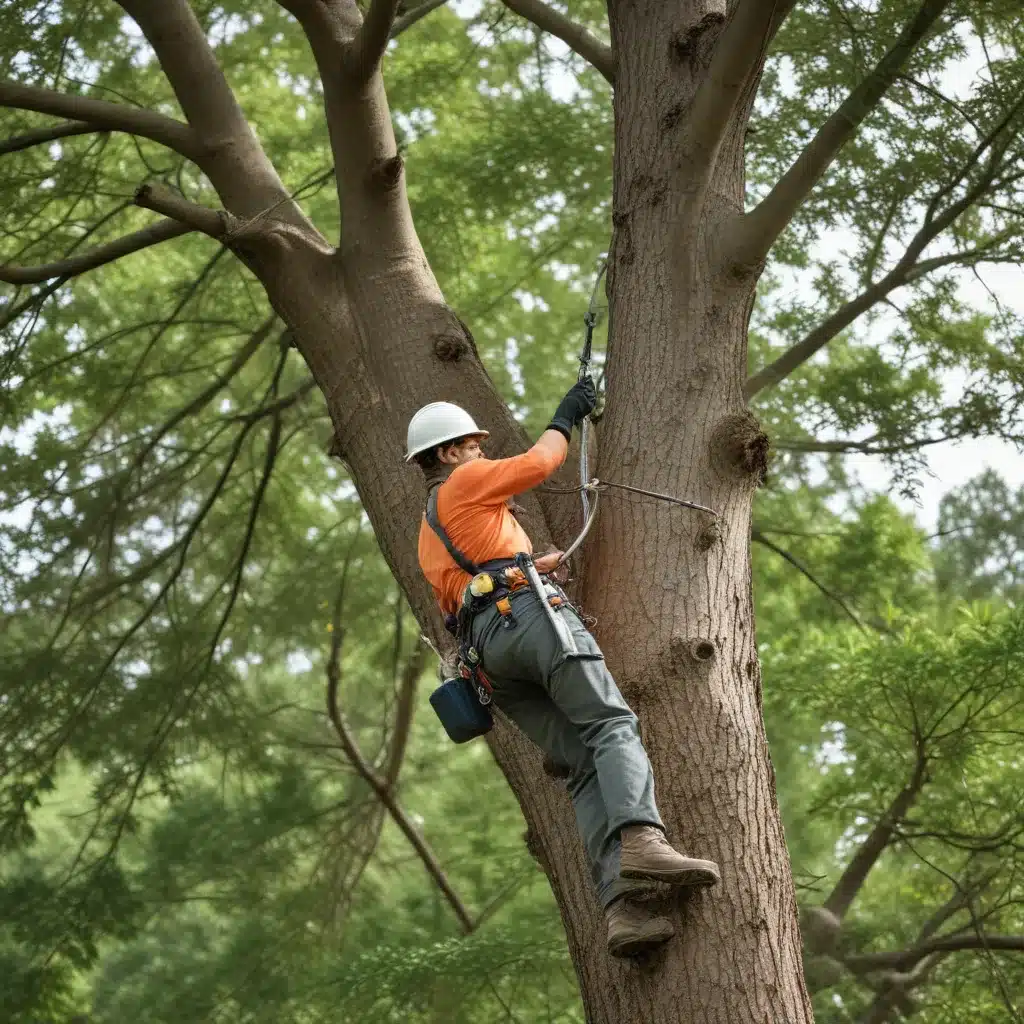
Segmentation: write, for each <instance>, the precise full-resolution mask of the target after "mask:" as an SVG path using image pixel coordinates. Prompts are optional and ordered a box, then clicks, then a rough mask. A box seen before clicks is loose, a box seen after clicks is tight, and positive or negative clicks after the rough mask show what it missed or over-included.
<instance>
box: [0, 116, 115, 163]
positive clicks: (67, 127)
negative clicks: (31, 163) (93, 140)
mask: <svg viewBox="0 0 1024 1024" xmlns="http://www.w3.org/2000/svg"><path fill="white" fill-rule="evenodd" d="M98 131H105V129H103V128H97V127H96V125H94V124H89V122H88V121H64V122H62V123H61V124H55V125H51V126H50V127H49V128H36V129H35V130H34V131H31V132H25V133H24V134H23V135H12V136H11V138H9V139H6V140H5V141H3V142H0V156H6V155H7V154H8V153H18V152H20V151H21V150H23V149H31V148H32V147H33V146H43V145H45V144H46V143H47V142H57V141H58V140H59V139H67V138H69V137H71V136H73V135H92V134H94V133H95V132H98Z"/></svg>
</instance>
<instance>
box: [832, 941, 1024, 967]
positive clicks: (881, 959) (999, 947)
mask: <svg viewBox="0 0 1024 1024" xmlns="http://www.w3.org/2000/svg"><path fill="white" fill-rule="evenodd" d="M979 949H980V950H990V951H992V952H1008V953H1024V935H985V934H984V933H982V934H981V935H977V934H974V933H967V932H964V933H962V934H959V935H943V936H940V937H939V938H935V939H929V940H928V941H927V942H922V943H920V944H919V945H917V946H914V947H912V948H911V949H903V950H898V951H894V952H887V953H857V954H854V955H852V956H848V957H846V958H845V960H844V963H845V964H846V966H847V967H849V968H850V970H851V971H853V972H854V973H856V974H867V973H869V972H871V971H878V970H886V969H894V970H901V969H903V970H905V969H907V968H909V967H913V966H914V964H916V963H917V962H918V961H919V960H923V959H924V958H925V957H927V956H930V955H931V954H932V953H958V952H962V951H964V950H979Z"/></svg>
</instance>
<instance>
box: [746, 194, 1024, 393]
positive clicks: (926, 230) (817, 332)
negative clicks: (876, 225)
mask: <svg viewBox="0 0 1024 1024" xmlns="http://www.w3.org/2000/svg"><path fill="white" fill-rule="evenodd" d="M974 198H977V197H976V196H975V197H974ZM973 201H974V199H973V198H972V200H971V202H973ZM968 205H970V203H966V202H965V201H964V200H961V201H960V202H959V203H957V204H955V206H954V207H952V208H951V212H952V213H953V214H954V215H953V216H950V214H949V212H947V214H944V215H943V216H942V217H940V218H937V219H934V220H932V221H931V222H930V223H926V224H925V226H924V227H923V228H922V229H921V230H920V231H919V232H918V234H917V235H916V236H915V238H914V240H913V241H912V242H911V244H910V245H909V246H908V248H907V251H906V253H905V254H904V255H903V257H902V258H901V259H900V261H899V263H897V264H896V266H895V267H893V269H892V270H890V271H889V273H887V274H886V275H885V276H884V277H882V278H880V279H879V280H878V281H876V282H875V283H874V284H873V285H871V287H870V288H866V289H865V290H864V291H862V292H861V293H860V295H858V296H857V297H856V298H854V299H851V300H850V301H849V302H847V303H846V305H844V306H840V308H839V309H837V310H836V311H835V312H834V313H833V314H832V315H831V316H830V317H828V318H827V319H825V320H823V321H822V322H821V323H820V324H819V325H818V326H817V327H815V328H814V330H813V331H811V332H810V334H808V335H807V336H806V337H805V338H803V339H802V340H801V341H798V342H797V343H796V344H795V345H793V346H792V347H791V348H788V349H786V351H785V352H783V353H782V355H781V356H779V358H778V359H776V360H775V361H774V362H772V363H769V364H768V365H767V366H766V367H764V368H763V369H761V370H759V371H758V372H757V373H755V374H753V375H752V376H751V377H749V378H748V379H747V382H746V384H745V385H744V386H743V394H744V396H745V397H746V399H747V401H749V400H750V399H751V398H753V397H754V396H755V395H756V394H757V393H758V392H759V391H763V390H764V389H765V388H769V387H773V386H774V385H776V384H778V383H779V382H780V381H782V380H784V379H785V378H786V377H788V376H789V375H790V374H791V373H792V372H793V371H794V370H796V369H797V368H798V367H800V366H802V365H803V364H804V363H806V362H807V360H808V359H810V358H811V357H812V356H814V355H815V354H816V353H817V352H819V351H820V350H821V349H823V348H824V347H825V346H826V345H827V344H828V343H829V342H830V341H831V340H832V339H833V338H835V337H836V336H837V335H839V334H840V333H841V332H842V331H844V330H846V328H847V327H849V326H850V324H852V323H853V322H854V321H855V320H856V319H857V318H858V317H860V316H861V315H862V314H864V313H866V312H867V311H868V310H869V309H871V308H872V307H873V306H875V305H877V304H878V303H879V302H881V301H882V300H883V299H885V298H886V297H887V296H888V295H889V294H891V293H892V292H894V291H896V289H897V288H902V287H903V286H904V285H908V284H912V283H913V282H914V281H917V280H919V279H920V278H922V277H924V276H925V275H927V274H930V273H932V272H933V271H935V270H939V269H941V268H942V267H950V266H973V265H975V264H977V263H982V262H985V261H986V260H989V261H993V262H1004V258H1005V260H1006V261H1010V260H1015V259H1017V258H1018V256H1019V254H1018V253H1005V254H999V251H998V246H999V244H1000V243H1001V242H1002V241H1004V240H1005V239H1006V238H1007V237H1009V234H1010V233H1009V232H1004V233H1003V234H1001V235H999V236H997V237H995V238H993V239H991V240H990V241H989V242H988V243H986V244H985V245H981V246H976V247H975V248H973V249H969V250H967V251H965V252H952V253H946V254H945V255H943V256H935V257H932V258H931V259H928V260H920V261H918V262H915V260H916V257H917V255H919V254H920V252H921V251H922V250H923V249H924V248H925V246H927V245H928V243H929V242H931V241H932V240H933V239H934V238H935V237H936V236H937V235H938V234H939V233H940V232H941V231H943V230H945V228H946V227H948V226H949V224H950V223H952V221H953V220H955V219H956V217H959V216H960V214H961V213H962V212H963V211H964V209H966V207H967V206H968Z"/></svg>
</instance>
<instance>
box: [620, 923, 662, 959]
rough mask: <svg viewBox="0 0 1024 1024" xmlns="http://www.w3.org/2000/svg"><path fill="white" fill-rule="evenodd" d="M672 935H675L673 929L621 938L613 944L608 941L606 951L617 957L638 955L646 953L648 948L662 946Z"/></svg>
mask: <svg viewBox="0 0 1024 1024" xmlns="http://www.w3.org/2000/svg"><path fill="white" fill-rule="evenodd" d="M673 935H675V932H674V931H668V930H666V931H662V932H656V933H655V934H653V935H645V936H643V937H642V938H640V937H637V938H633V939H623V940H621V941H620V942H616V943H615V944H614V945H612V944H611V943H609V945H608V952H609V953H610V954H611V955H612V956H617V957H631V956H640V954H642V953H646V952H647V951H648V950H651V949H655V948H656V947H658V946H664V945H665V943H666V942H668V940H669V939H671V938H672V936H673Z"/></svg>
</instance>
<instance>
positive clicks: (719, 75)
mask: <svg viewBox="0 0 1024 1024" xmlns="http://www.w3.org/2000/svg"><path fill="white" fill-rule="evenodd" d="M778 6H779V4H773V3H770V2H769V0H740V3H738V4H737V5H736V8H735V10H734V12H733V15H732V18H731V19H730V21H729V23H728V25H726V27H725V29H724V30H723V31H722V34H721V36H720V38H719V40H718V43H717V45H716V46H715V50H714V54H713V56H712V58H711V65H710V66H709V68H708V71H707V74H706V75H705V76H704V78H703V81H702V82H701V85H700V88H699V89H698V90H697V95H696V96H695V97H694V100H693V108H692V113H691V114H690V116H689V118H688V120H689V123H690V124H691V125H692V126H693V127H692V130H691V131H690V133H689V135H688V137H687V150H688V152H687V154H686V161H687V164H688V165H689V167H690V175H691V177H692V178H693V179H694V180H696V181H700V182H703V181H705V180H706V178H707V176H708V175H709V174H710V173H711V171H712V169H713V168H714V166H715V159H716V157H717V155H718V148H719V146H720V145H721V144H722V140H723V139H724V138H725V135H726V133H727V132H728V131H729V127H730V124H731V121H732V117H733V114H734V113H735V112H736V109H737V106H738V105H739V102H740V98H741V97H742V96H743V94H744V93H745V92H746V90H747V88H748V87H749V85H750V84H751V81H752V76H753V75H754V74H755V72H756V71H757V68H758V67H759V66H760V63H761V59H762V58H763V56H764V52H765V49H766V47H767V45H768V37H769V33H770V32H771V31H772V28H773V22H774V20H775V16H776V14H777V11H776V8H777V7H778ZM781 6H783V7H784V8H785V9H786V10H787V11H788V9H789V7H791V6H792V3H788V4H787V3H783V4H782V5H781ZM776 27H777V26H776Z"/></svg>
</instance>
